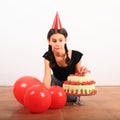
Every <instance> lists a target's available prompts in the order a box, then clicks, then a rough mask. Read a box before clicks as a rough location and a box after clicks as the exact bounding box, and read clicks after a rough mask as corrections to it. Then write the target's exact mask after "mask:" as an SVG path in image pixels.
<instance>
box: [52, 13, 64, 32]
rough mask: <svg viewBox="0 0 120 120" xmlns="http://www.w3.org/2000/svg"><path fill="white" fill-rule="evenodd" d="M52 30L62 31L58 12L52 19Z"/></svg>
mask: <svg viewBox="0 0 120 120" xmlns="http://www.w3.org/2000/svg"><path fill="white" fill-rule="evenodd" d="M52 29H56V30H58V29H62V24H61V22H60V18H59V15H58V12H56V16H55V18H54V22H53V25H52Z"/></svg>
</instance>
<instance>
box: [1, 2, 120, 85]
mask: <svg viewBox="0 0 120 120" xmlns="http://www.w3.org/2000/svg"><path fill="white" fill-rule="evenodd" d="M119 6H120V2H119V0H61V1H60V0H1V1H0V86H2V85H5V86H7V85H13V84H14V82H15V81H16V80H17V79H18V78H19V77H22V76H25V75H31V76H34V77H37V78H38V79H40V80H41V81H42V78H43V73H44V67H43V58H42V55H43V54H44V52H45V51H46V50H47V47H48V46H47V38H46V36H47V32H48V30H49V29H50V28H51V26H52V23H53V19H54V17H55V14H56V11H58V12H59V16H60V19H61V22H62V25H63V27H65V28H66V29H67V31H68V33H69V37H68V47H69V48H70V49H75V50H79V51H81V52H82V53H83V54H84V56H83V59H82V63H83V65H85V66H87V67H88V68H89V69H90V70H91V76H92V78H93V79H94V80H95V81H96V83H97V85H120V63H119V62H120V7H119Z"/></svg>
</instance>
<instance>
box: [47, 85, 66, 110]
mask: <svg viewBox="0 0 120 120" xmlns="http://www.w3.org/2000/svg"><path fill="white" fill-rule="evenodd" d="M49 92H50V94H51V97H52V103H51V105H50V108H53V109H56V108H61V107H63V106H64V105H65V104H66V100H67V97H66V93H65V92H64V90H63V88H62V87H60V86H52V87H50V88H49Z"/></svg>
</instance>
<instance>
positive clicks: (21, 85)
mask: <svg viewBox="0 0 120 120" xmlns="http://www.w3.org/2000/svg"><path fill="white" fill-rule="evenodd" d="M36 84H41V82H40V80H38V79H37V78H35V77H32V76H23V77H21V78H19V79H18V80H17V81H16V82H15V84H14V86H13V94H14V96H15V98H16V99H17V100H18V102H20V103H21V104H23V105H24V94H25V92H26V90H27V89H28V88H30V87H32V86H33V85H36Z"/></svg>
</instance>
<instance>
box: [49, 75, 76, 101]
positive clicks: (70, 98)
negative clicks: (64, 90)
mask: <svg viewBox="0 0 120 120" xmlns="http://www.w3.org/2000/svg"><path fill="white" fill-rule="evenodd" d="M51 78H52V81H51V86H54V85H58V86H60V87H62V86H63V81H60V80H58V79H57V78H55V76H54V75H51ZM76 101H77V96H74V95H67V102H76Z"/></svg>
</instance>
